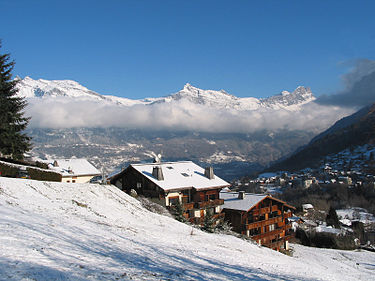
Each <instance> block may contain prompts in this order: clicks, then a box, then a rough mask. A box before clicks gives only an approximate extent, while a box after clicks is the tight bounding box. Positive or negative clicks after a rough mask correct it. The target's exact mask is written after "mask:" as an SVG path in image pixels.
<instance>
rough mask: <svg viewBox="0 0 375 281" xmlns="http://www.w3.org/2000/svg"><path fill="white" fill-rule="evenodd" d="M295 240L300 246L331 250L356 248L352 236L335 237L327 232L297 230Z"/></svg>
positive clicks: (335, 235)
mask: <svg viewBox="0 0 375 281" xmlns="http://www.w3.org/2000/svg"><path fill="white" fill-rule="evenodd" d="M296 238H298V239H300V241H301V243H302V245H305V246H312V247H318V248H332V249H340V250H354V249H356V248H357V246H356V244H355V241H354V239H355V237H354V235H353V234H348V233H347V234H345V235H337V234H335V233H328V232H315V231H305V230H303V229H301V228H297V231H296Z"/></svg>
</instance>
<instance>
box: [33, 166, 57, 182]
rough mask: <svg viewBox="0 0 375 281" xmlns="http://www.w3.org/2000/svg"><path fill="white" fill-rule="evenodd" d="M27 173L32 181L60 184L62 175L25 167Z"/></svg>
mask: <svg viewBox="0 0 375 281" xmlns="http://www.w3.org/2000/svg"><path fill="white" fill-rule="evenodd" d="M27 172H28V173H29V176H30V178H31V179H33V180H40V181H57V182H61V179H62V175H61V174H59V173H56V172H52V171H51V172H50V171H44V170H40V169H37V168H32V167H27Z"/></svg>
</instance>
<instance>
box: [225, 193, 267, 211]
mask: <svg viewBox="0 0 375 281" xmlns="http://www.w3.org/2000/svg"><path fill="white" fill-rule="evenodd" d="M266 197H267V195H264V194H252V193H245V198H244V199H239V198H238V192H220V198H221V199H224V205H222V208H223V209H232V210H239V211H248V210H249V209H251V208H252V207H254V206H255V205H256V204H258V203H259V202H260V201H262V200H263V199H265V198H266Z"/></svg>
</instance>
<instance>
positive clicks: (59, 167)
mask: <svg viewBox="0 0 375 281" xmlns="http://www.w3.org/2000/svg"><path fill="white" fill-rule="evenodd" d="M48 167H49V168H50V169H51V170H55V171H57V172H59V173H61V174H62V180H61V181H62V182H70V183H86V182H89V181H90V180H91V179H92V178H93V177H95V176H100V175H101V173H100V171H99V170H98V169H96V168H95V167H94V166H93V165H92V164H91V163H90V162H89V161H87V160H86V159H75V158H73V159H56V160H52V161H48Z"/></svg>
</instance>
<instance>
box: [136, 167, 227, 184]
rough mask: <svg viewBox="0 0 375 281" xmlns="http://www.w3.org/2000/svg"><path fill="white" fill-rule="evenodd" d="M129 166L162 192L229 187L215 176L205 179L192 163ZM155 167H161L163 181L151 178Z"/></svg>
mask: <svg viewBox="0 0 375 281" xmlns="http://www.w3.org/2000/svg"><path fill="white" fill-rule="evenodd" d="M130 166H131V167H133V168H134V169H136V170H137V171H138V172H139V173H141V174H142V175H143V176H145V177H146V178H148V179H149V180H150V181H152V182H154V183H155V184H156V185H158V186H159V187H160V188H162V189H163V190H173V189H185V188H195V189H208V188H219V187H226V186H230V184H229V183H228V182H226V181H225V180H223V179H221V178H219V177H218V176H216V175H215V176H214V178H213V179H209V178H207V177H206V176H205V175H204V169H203V168H202V167H200V166H198V165H197V164H195V163H193V162H192V161H180V162H164V163H163V162H162V163H148V164H131V165H130ZM155 166H157V167H161V169H162V172H163V177H164V180H157V179H156V178H155V177H154V176H152V170H153V168H154V167H155Z"/></svg>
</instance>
